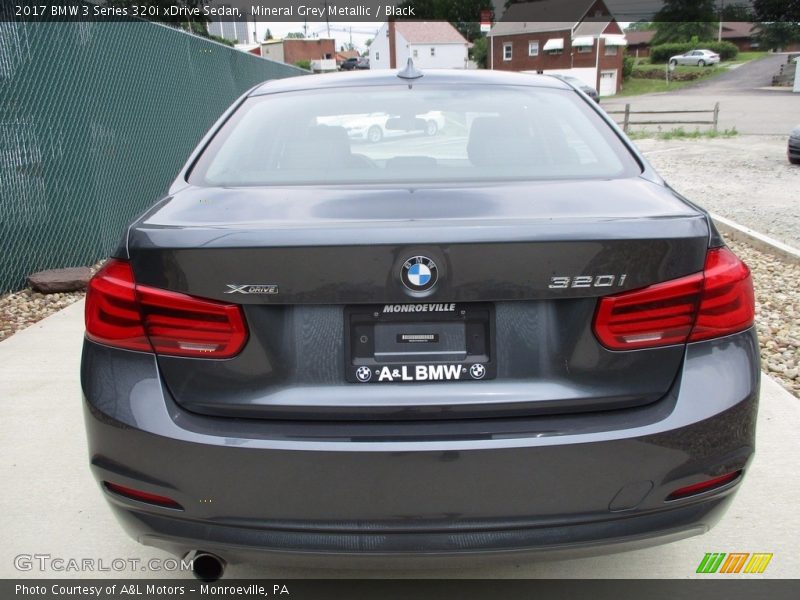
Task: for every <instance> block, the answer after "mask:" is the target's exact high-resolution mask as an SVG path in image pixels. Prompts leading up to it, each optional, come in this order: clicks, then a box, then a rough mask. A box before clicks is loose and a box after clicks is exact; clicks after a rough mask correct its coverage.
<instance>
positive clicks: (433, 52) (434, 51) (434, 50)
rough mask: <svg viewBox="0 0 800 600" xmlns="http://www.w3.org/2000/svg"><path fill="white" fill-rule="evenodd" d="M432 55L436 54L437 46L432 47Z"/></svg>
mask: <svg viewBox="0 0 800 600" xmlns="http://www.w3.org/2000/svg"><path fill="white" fill-rule="evenodd" d="M431 56H436V48H431Z"/></svg>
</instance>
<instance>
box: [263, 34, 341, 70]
mask: <svg viewBox="0 0 800 600" xmlns="http://www.w3.org/2000/svg"><path fill="white" fill-rule="evenodd" d="M261 56H263V57H264V58H270V59H272V60H277V61H279V62H283V63H286V64H287V65H294V64H297V62H298V61H300V60H308V61H312V60H325V59H333V58H334V57H335V56H336V41H335V40H332V39H324V38H320V39H312V40H307V39H294V38H287V39H283V40H268V41H266V42H262V43H261Z"/></svg>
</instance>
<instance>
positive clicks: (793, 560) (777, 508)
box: [0, 302, 800, 579]
mask: <svg viewBox="0 0 800 600" xmlns="http://www.w3.org/2000/svg"><path fill="white" fill-rule="evenodd" d="M82 317H83V302H79V303H76V304H74V305H72V306H70V307H68V308H67V309H65V310H63V311H61V312H59V313H56V314H54V315H52V316H51V317H48V318H47V319H45V320H43V321H41V322H39V323H37V324H36V325H33V326H31V327H30V328H28V329H26V330H24V331H21V332H19V333H17V334H16V335H14V336H12V337H11V338H9V339H7V340H5V341H3V342H0V399H2V400H1V401H2V402H3V418H2V420H0V444H2V446H0V475H2V481H3V490H4V492H5V493H3V494H0V531H2V533H3V535H2V538H3V544H2V545H1V546H0V577H2V578H12V577H26V578H27V577H112V576H113V577H118V576H121V577H164V576H174V577H190V575H189V574H187V573H168V572H167V573H165V572H153V571H148V572H141V571H134V570H123V571H121V572H115V571H108V572H96V571H94V572H91V571H90V572H84V573H81V572H74V571H70V572H59V571H52V570H51V571H45V572H41V571H39V570H38V569H34V570H31V571H28V572H20V571H18V570H16V569H15V566H14V558H15V556H17V555H20V554H49V555H50V556H51V558H63V559H65V560H68V559H70V558H74V559H78V560H80V559H83V558H93V559H94V560H95V561H97V560H100V559H102V560H103V561H104V564H106V565H110V564H111V563H112V560H114V559H123V560H125V559H130V558H136V559H139V560H142V561H146V560H147V559H149V558H166V557H167V555H165V554H164V553H162V552H160V551H158V550H154V549H152V548H146V547H144V546H140V545H138V544H137V543H135V542H133V541H132V540H130V539H128V538H127V537H126V535H125V534H124V533H123V532H122V530H121V529H120V528H119V527H118V525H117V523H116V522H115V521H114V519H113V517H112V516H111V513H110V511H109V510H108V508H107V507H106V505H105V502H104V500H103V498H102V496H101V494H100V491H99V490H98V488H97V486H96V484H95V482H94V480H93V479H92V477H91V475H90V473H89V468H88V464H87V451H86V443H85V440H84V431H83V422H82V416H81V400H80V385H79V381H78V366H79V362H80V352H81V341H82V335H83V319H82ZM761 398H762V404H761V410H760V414H759V421H758V452H757V454H756V458H755V461H754V463H753V466H752V469H751V470H750V473H749V475H748V477H747V479H746V481H745V482H744V483H743V487H742V489H741V491H740V492H739V494H738V496H737V497H736V500H735V502H734V504H733V506H732V508H731V510H730V511H729V512H728V514H727V515H726V516H725V518H724V519H723V521H722V522H721V523H720V525H718V526H717V527H716V528H715V529H714V530H712V531H711V532H710V533H708V534H706V535H704V536H701V537H696V538H691V539H687V540H683V541H680V542H675V543H672V544H669V545H666V546H661V547H657V548H651V549H647V550H640V551H636V552H628V553H625V554H616V555H609V556H603V557H597V558H583V559H576V560H561V561H557V562H555V561H554V562H535V563H534V562H525V563H520V564H509V565H504V566H502V567H497V566H494V567H485V568H477V569H476V568H470V569H469V570H448V571H443V570H433V569H435V568H436V565H435V563H433V564H432V565H431V567H432V570H429V571H415V572H411V571H398V570H392V571H386V572H381V571H370V572H360V571H346V570H336V571H329V570H316V571H309V570H304V569H276V568H269V567H263V566H261V567H258V566H254V565H239V566H237V565H234V566H232V567H231V568H229V569H228V571H227V572H226V576H228V577H271V578H278V577H280V578H308V577H326V578H331V577H393V578H406V577H471V578H494V577H532V578H539V577H553V578H576V577H586V578H686V577H694V576H696V575H695V569H696V568H697V566H698V564H699V563H700V560H701V559H702V558H703V556H704V554H705V553H706V552H726V553H729V552H750V553H753V552H771V553H773V554H774V558H773V559H772V562H771V563H770V564H769V566H768V568H767V569H766V571H765V573H764V574H763V575H728V576H722V577H728V578H731V577H743V578H750V579H751V578H754V577H768V578H776V577H782V578H787V577H797V576H798V575H800V536H798V535H797V532H798V531H800V511H798V510H797V507H798V506H800V478H799V477H798V476H797V465H798V464H800V444H798V443H797V431H798V428H800V401H798V400H797V399H796V398H794V397H793V396H791V395H789V394H788V393H787V392H786V391H784V390H783V388H781V387H780V386H778V384H776V383H775V382H774V381H772V380H771V379H769V378H767V377H765V378H764V380H763V385H762V396H761ZM702 577H714V576H712V575H703V576H702Z"/></svg>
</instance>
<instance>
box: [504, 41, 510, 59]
mask: <svg viewBox="0 0 800 600" xmlns="http://www.w3.org/2000/svg"><path fill="white" fill-rule="evenodd" d="M503 60H511V42H508V43H506V44H503Z"/></svg>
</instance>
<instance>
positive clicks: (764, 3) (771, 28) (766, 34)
mask: <svg viewBox="0 0 800 600" xmlns="http://www.w3.org/2000/svg"><path fill="white" fill-rule="evenodd" d="M753 12H755V17H756V20H757V21H758V24H757V29H758V33H757V34H756V39H757V40H758V43H759V44H760V46H761V48H769V49H778V48H783V47H785V46H788V45H789V44H791V43H794V42H800V0H754V1H753Z"/></svg>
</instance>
